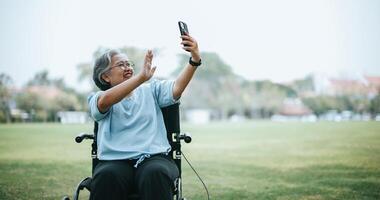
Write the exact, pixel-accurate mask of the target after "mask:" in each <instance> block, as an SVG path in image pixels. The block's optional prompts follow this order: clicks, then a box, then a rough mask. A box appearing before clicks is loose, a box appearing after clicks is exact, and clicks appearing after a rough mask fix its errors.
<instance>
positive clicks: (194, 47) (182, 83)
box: [173, 35, 201, 99]
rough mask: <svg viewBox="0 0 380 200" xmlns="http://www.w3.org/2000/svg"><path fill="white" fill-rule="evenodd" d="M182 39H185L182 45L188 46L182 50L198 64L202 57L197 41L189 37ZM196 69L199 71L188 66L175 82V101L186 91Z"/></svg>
mask: <svg viewBox="0 0 380 200" xmlns="http://www.w3.org/2000/svg"><path fill="white" fill-rule="evenodd" d="M181 38H182V39H183V41H182V42H181V44H183V45H187V46H184V47H182V48H183V49H184V50H186V51H189V52H190V53H191V60H192V61H194V62H197V63H198V62H199V61H200V60H201V56H200V53H199V49H198V43H197V41H196V40H195V39H194V38H192V37H191V36H189V35H183V36H181ZM196 69H197V68H196V67H194V66H192V65H190V64H188V65H187V66H186V67H185V68H184V69H183V70H182V72H181V73H180V74H179V76H178V77H177V79H176V80H175V83H174V87H173V97H174V99H178V98H179V97H181V95H182V93H183V91H184V90H185V88H186V87H187V85H188V84H189V82H190V80H191V78H192V77H193V75H194V73H195V70H196Z"/></svg>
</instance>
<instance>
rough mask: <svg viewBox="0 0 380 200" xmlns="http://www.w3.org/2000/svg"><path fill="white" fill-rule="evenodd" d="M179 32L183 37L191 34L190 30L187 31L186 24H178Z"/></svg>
mask: <svg viewBox="0 0 380 200" xmlns="http://www.w3.org/2000/svg"><path fill="white" fill-rule="evenodd" d="M178 26H179V31H180V32H181V35H185V34H189V30H188V29H187V25H186V23H185V22H181V21H179V22H178Z"/></svg>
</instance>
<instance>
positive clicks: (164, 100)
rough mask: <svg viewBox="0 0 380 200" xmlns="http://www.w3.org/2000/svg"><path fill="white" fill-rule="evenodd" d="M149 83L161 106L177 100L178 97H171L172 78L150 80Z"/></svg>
mask: <svg viewBox="0 0 380 200" xmlns="http://www.w3.org/2000/svg"><path fill="white" fill-rule="evenodd" d="M150 84H151V88H152V90H153V95H154V97H155V98H156V100H157V102H158V105H159V106H160V107H161V108H162V107H166V106H170V105H172V104H175V103H178V102H179V98H178V99H174V97H173V87H174V80H163V81H160V80H152V81H151V83H150Z"/></svg>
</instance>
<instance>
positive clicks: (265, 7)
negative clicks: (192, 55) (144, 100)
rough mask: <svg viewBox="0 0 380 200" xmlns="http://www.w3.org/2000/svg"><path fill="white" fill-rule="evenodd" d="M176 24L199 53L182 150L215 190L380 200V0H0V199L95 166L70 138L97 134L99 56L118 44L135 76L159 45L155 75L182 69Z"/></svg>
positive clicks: (186, 174)
mask: <svg viewBox="0 0 380 200" xmlns="http://www.w3.org/2000/svg"><path fill="white" fill-rule="evenodd" d="M179 20H181V21H184V22H186V23H187V25H188V28H189V31H190V34H191V35H192V36H193V37H194V38H196V40H197V41H198V43H199V48H200V50H201V54H202V62H203V64H202V66H200V67H199V68H198V70H197V72H196V74H195V76H194V78H193V80H192V81H191V83H190V85H189V86H188V88H187V89H186V91H185V93H184V94H183V96H182V97H181V106H180V108H181V120H182V123H181V130H182V132H189V133H191V134H192V138H193V141H192V143H191V144H186V145H185V144H184V145H183V146H182V151H183V152H185V153H186V156H187V157H188V159H189V160H191V163H192V164H193V166H195V167H196V169H197V170H198V173H199V174H200V175H201V176H202V177H203V179H204V182H205V183H206V185H207V186H208V189H209V192H210V196H211V199H218V200H231V199H232V200H234V199H246V200H251V199H265V200H267V199H283V200H285V199H289V200H294V199H311V200H319V199H345V200H346V199H373V200H375V199H380V193H379V191H380V135H379V133H380V123H379V121H380V26H379V25H380V1H377V0H361V1H355V0H286V1H283V0H265V1H262V0H260V1H259V0H253V1H243V0H235V1H205V0H203V1H201V0H192V1H174V0H173V1H172V0H168V1H132V0H130V1H129V0H125V1H116V0H107V1H98V0H81V1H79V0H65V1H64V0H56V1H49V0H0V27H1V31H0V200H1V199H7V200H8V199H61V198H62V197H63V195H69V196H70V194H73V192H74V186H76V185H77V184H78V182H79V180H80V179H82V178H84V177H87V176H90V175H91V157H90V152H91V141H84V142H83V143H82V144H80V145H78V144H76V143H75V142H74V138H75V136H76V135H78V134H79V133H83V132H85V133H91V132H92V131H93V121H92V120H91V119H90V118H89V115H88V107H87V96H88V95H89V94H90V93H91V92H94V91H97V90H98V89H97V88H96V87H95V85H94V83H93V81H92V67H93V62H94V59H95V58H96V57H97V56H99V55H100V54H102V53H103V52H104V51H105V50H107V49H110V48H116V49H119V50H121V51H122V52H124V53H127V54H128V56H129V58H130V59H131V60H132V61H133V62H134V63H136V72H138V71H139V70H140V67H141V65H142V62H143V58H144V55H145V53H146V51H147V50H148V49H152V50H153V52H154V61H153V65H156V66H157V70H156V73H155V75H154V78H157V79H174V78H175V77H176V76H177V75H178V73H179V72H180V71H181V70H182V69H183V68H184V67H185V66H186V64H187V63H188V59H189V54H188V53H187V52H185V51H183V50H182V48H181V45H180V42H181V39H180V33H179V28H178V24H177V22H178V21H179ZM182 173H183V176H182V177H183V188H184V196H185V197H186V198H187V199H195V200H197V199H206V193H205V190H204V189H203V187H202V185H201V184H200V182H199V181H198V180H197V177H196V176H195V175H194V173H193V172H192V170H191V168H190V167H189V166H188V165H187V164H185V162H183V165H182ZM84 193H85V194H83V195H84V196H86V197H88V195H89V193H88V192H87V193H86V192H84Z"/></svg>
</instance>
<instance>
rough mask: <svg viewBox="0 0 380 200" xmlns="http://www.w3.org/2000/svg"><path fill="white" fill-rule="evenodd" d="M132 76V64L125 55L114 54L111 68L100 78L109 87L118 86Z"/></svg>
mask: <svg viewBox="0 0 380 200" xmlns="http://www.w3.org/2000/svg"><path fill="white" fill-rule="evenodd" d="M132 76H133V64H132V63H130V62H129V61H128V57H127V56H126V55H125V54H116V55H114V56H112V58H111V67H109V68H108V70H107V71H106V72H104V73H103V75H102V78H103V79H104V80H105V81H107V82H109V83H110V84H111V86H112V87H113V86H115V85H118V84H120V83H122V82H123V81H125V80H128V79H129V78H131V77H132Z"/></svg>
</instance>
